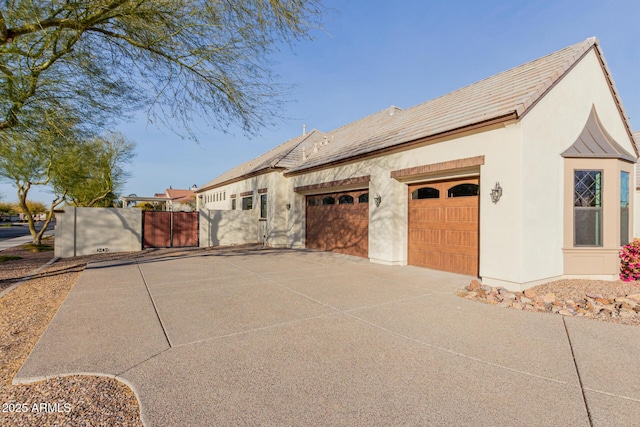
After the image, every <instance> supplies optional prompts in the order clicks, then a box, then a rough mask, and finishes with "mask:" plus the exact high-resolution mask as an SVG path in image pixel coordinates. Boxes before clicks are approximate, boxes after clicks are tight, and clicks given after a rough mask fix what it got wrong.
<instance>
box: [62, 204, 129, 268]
mask: <svg viewBox="0 0 640 427" xmlns="http://www.w3.org/2000/svg"><path fill="white" fill-rule="evenodd" d="M55 236H56V244H55V249H54V253H55V256H57V257H61V258H69V257H73V256H80V255H91V254H95V253H100V252H133V251H140V250H142V211H141V210H140V209H115V208H74V207H66V208H65V209H64V211H62V212H56V229H55Z"/></svg>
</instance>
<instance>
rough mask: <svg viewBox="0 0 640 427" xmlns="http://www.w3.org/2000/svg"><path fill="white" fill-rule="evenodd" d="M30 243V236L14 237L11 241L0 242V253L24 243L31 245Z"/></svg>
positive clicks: (31, 239) (31, 238)
mask: <svg viewBox="0 0 640 427" xmlns="http://www.w3.org/2000/svg"><path fill="white" fill-rule="evenodd" d="M32 241H33V237H31V235H28V236H20V237H14V238H13V239H6V240H0V251H4V250H6V249H10V248H13V247H16V246H20V245H24V244H25V243H31V242H32Z"/></svg>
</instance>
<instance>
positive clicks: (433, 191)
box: [411, 187, 440, 200]
mask: <svg viewBox="0 0 640 427" xmlns="http://www.w3.org/2000/svg"><path fill="white" fill-rule="evenodd" d="M438 198H440V190H438V189H437V188H433V187H422V188H418V189H417V190H413V191H412V192H411V199H412V200H418V199H438Z"/></svg>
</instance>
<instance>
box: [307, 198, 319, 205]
mask: <svg viewBox="0 0 640 427" xmlns="http://www.w3.org/2000/svg"><path fill="white" fill-rule="evenodd" d="M319 204H320V200H318V199H314V198H313V197H309V198H308V199H307V206H318V205H319Z"/></svg>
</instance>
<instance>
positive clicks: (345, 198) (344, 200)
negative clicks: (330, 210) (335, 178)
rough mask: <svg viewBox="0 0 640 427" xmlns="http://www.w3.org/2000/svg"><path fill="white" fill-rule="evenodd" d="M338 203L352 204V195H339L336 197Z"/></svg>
mask: <svg viewBox="0 0 640 427" xmlns="http://www.w3.org/2000/svg"><path fill="white" fill-rule="evenodd" d="M338 204H339V205H352V204H353V197H351V196H349V195H348V194H345V195H344V196H340V198H339V199H338Z"/></svg>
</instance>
